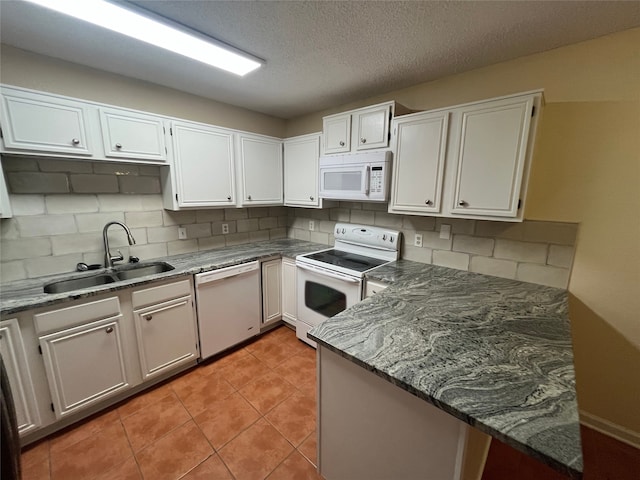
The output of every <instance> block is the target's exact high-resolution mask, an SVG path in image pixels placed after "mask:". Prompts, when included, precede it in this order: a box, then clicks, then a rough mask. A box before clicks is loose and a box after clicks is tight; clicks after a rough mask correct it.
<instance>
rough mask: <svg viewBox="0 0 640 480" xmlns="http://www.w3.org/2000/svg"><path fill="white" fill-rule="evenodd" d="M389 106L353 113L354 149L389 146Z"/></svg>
mask: <svg viewBox="0 0 640 480" xmlns="http://www.w3.org/2000/svg"><path fill="white" fill-rule="evenodd" d="M390 111H391V107H390V106H389V105H384V106H381V107H376V108H371V109H363V110H362V111H358V112H356V113H354V114H353V117H354V119H353V121H354V123H355V124H356V133H357V136H356V138H355V139H354V141H356V142H357V143H356V150H369V149H371V148H385V147H387V146H389V122H390V121H391V119H390V115H389V114H390Z"/></svg>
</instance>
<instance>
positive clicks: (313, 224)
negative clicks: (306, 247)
mask: <svg viewBox="0 0 640 480" xmlns="http://www.w3.org/2000/svg"><path fill="white" fill-rule="evenodd" d="M315 228H316V222H314V221H313V220H309V230H311V231H312V232H313V231H314V230H315Z"/></svg>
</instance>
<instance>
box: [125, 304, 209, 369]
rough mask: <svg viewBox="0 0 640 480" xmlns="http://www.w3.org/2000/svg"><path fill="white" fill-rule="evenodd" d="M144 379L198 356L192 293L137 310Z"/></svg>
mask: <svg viewBox="0 0 640 480" xmlns="http://www.w3.org/2000/svg"><path fill="white" fill-rule="evenodd" d="M133 313H134V318H135V322H136V335H137V340H138V352H139V355H140V363H141V365H142V375H143V378H144V380H148V379H150V378H153V377H155V376H157V375H160V374H162V373H164V372H167V371H169V370H172V369H174V368H176V367H178V366H179V365H182V364H185V363H189V362H191V361H193V360H195V359H196V358H197V357H198V348H197V345H196V344H197V338H196V331H195V321H194V312H193V304H192V299H191V296H190V295H189V296H185V297H181V298H176V299H173V300H170V301H168V302H164V303H160V304H157V305H151V306H149V307H146V308H142V309H138V310H134V312H133Z"/></svg>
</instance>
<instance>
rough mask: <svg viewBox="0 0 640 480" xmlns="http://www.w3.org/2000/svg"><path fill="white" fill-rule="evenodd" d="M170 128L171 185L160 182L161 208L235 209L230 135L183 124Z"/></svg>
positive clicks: (209, 128) (178, 123) (202, 126)
mask: <svg viewBox="0 0 640 480" xmlns="http://www.w3.org/2000/svg"><path fill="white" fill-rule="evenodd" d="M171 128H172V135H173V155H174V159H173V160H174V164H173V172H172V173H173V174H172V176H171V178H170V181H171V184H170V183H169V182H168V181H165V182H164V183H165V185H164V188H163V191H164V194H165V208H171V209H176V208H179V207H230V206H235V203H236V195H235V188H234V180H235V176H234V171H233V169H234V156H233V153H234V148H233V142H234V135H233V132H232V131H230V130H224V129H218V128H212V127H208V126H205V125H200V124H192V123H186V122H173V124H172V127H171ZM169 187H175V188H169Z"/></svg>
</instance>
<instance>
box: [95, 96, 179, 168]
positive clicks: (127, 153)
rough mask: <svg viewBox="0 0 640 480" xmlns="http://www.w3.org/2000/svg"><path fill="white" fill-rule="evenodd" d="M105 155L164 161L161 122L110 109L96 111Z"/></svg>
mask: <svg viewBox="0 0 640 480" xmlns="http://www.w3.org/2000/svg"><path fill="white" fill-rule="evenodd" d="M100 123H101V126H102V142H103V145H104V152H105V156H107V157H110V158H111V157H113V158H137V159H141V160H154V161H158V162H165V161H166V160H167V148H166V146H165V128H164V125H163V119H162V118H161V117H155V116H153V115H145V114H142V113H137V112H131V111H128V110H120V109H113V108H100Z"/></svg>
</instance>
